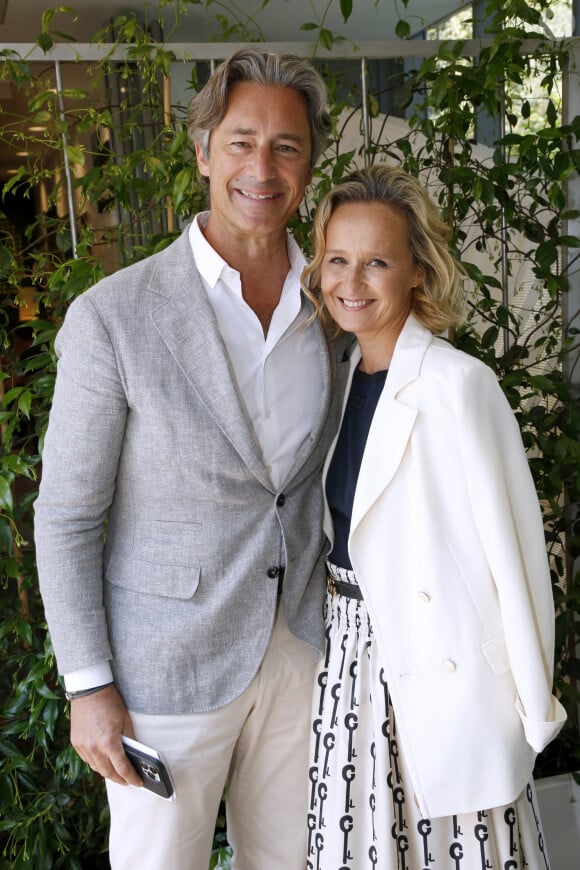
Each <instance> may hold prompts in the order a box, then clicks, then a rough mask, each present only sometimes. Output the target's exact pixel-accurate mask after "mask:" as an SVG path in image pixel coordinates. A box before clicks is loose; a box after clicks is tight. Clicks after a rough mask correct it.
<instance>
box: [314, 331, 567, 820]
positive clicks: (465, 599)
mask: <svg viewBox="0 0 580 870" xmlns="http://www.w3.org/2000/svg"><path fill="white" fill-rule="evenodd" d="M359 361H360V351H359V350H358V347H357V348H355V350H354V351H353V356H352V360H351V371H350V379H349V385H348V386H347V391H346V396H348V391H349V388H350V381H351V380H352V374H353V371H354V369H355V368H356V366H357V365H358V363H359ZM345 403H346V399H345ZM343 413H344V409H343ZM335 443H336V440H335ZM333 450H334V444H333V446H332V447H331V451H330V455H329V456H328V458H327V461H326V466H325V473H324V479H325V480H326V472H327V470H328V464H329V462H330V459H331V457H332V453H333ZM325 530H326V533H327V534H328V536H329V538H330V540H331V541H332V538H333V533H332V522H331V519H330V513H329V510H328V504H326V512H325ZM349 553H350V557H351V561H352V565H353V568H354V571H355V573H356V576H357V579H358V582H359V583H360V586H361V588H362V592H363V595H364V599H365V602H366V605H367V607H368V610H369V614H370V618H371V621H372V625H373V629H374V632H375V636H376V643H377V646H378V651H379V654H380V661H381V665H382V668H383V669H384V677H385V678H386V681H387V685H388V687H389V691H390V694H391V699H392V702H393V708H394V710H395V716H396V722H397V728H398V738H399V741H400V743H401V744H402V749H403V753H404V758H405V761H406V765H407V768H408V775H409V777H410V779H411V782H412V786H413V788H414V791H415V796H416V799H417V801H418V803H419V806H420V808H421V811H422V812H423V814H424V815H425V816H426V817H438V816H445V815H453V814H458V813H463V812H471V811H476V810H483V809H488V808H491V807H496V806H502V805H503V804H506V803H509V802H510V801H512V800H514V799H515V798H516V797H517V796H518V795H519V794H520V792H521V791H522V789H523V788H524V786H525V784H526V783H527V781H528V780H529V778H530V776H531V774H532V769H533V765H534V760H535V757H536V754H537V753H538V752H540V751H541V750H542V749H543V748H544V746H545V745H546V744H547V743H548V742H549V741H550V740H551V739H552V738H553V737H555V735H556V734H557V733H558V731H559V729H560V728H561V727H562V725H563V723H564V720H565V718H566V714H565V712H564V709H563V707H562V706H561V704H560V703H559V702H558V701H557V700H556V698H555V697H553V695H552V676H553V655H554V605H553V597H552V590H551V584H550V575H549V569H548V562H547V556H546V546H545V539H544V533H543V525H542V518H541V513H540V509H539V505H538V499H537V495H536V491H535V488H534V484H533V480H532V477H531V474H530V471H529V467H528V463H527V460H526V456H525V453H524V449H523V445H522V441H521V437H520V432H519V428H518V425H517V422H516V419H515V417H514V415H513V413H512V411H511V409H510V407H509V404H508V402H507V400H506V399H505V397H504V395H503V393H502V391H501V389H500V387H499V385H498V383H497V380H496V377H495V375H494V374H493V372H492V371H491V369H489V368H488V367H487V366H485V365H484V364H483V363H481V362H480V361H478V360H476V359H474V358H472V357H470V356H468V355H467V354H465V353H462V352H461V351H458V350H456V349H455V348H453V347H452V346H451V345H450V344H449V343H447V342H446V341H444V340H443V339H439V338H435V337H433V335H432V334H431V333H430V332H428V331H427V330H426V329H424V328H423V327H422V326H421V325H420V324H419V323H418V322H417V320H416V319H415V317H414V316H413V315H410V316H409V318H408V320H407V322H406V324H405V326H404V328H403V330H402V332H401V334H400V336H399V339H398V341H397V345H396V348H395V352H394V355H393V359H392V362H391V365H390V368H389V373H388V376H387V380H386V383H385V387H384V389H383V392H382V394H381V397H380V399H379V402H378V406H377V409H376V412H375V415H374V418H373V421H372V425H371V428H370V432H369V435H368V440H367V444H366V448H365V452H364V456H363V460H362V467H361V470H360V475H359V478H358V483H357V487H356V493H355V498H354V506H353V514H352V524H351V531H350V536H349Z"/></svg>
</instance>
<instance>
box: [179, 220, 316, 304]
mask: <svg viewBox="0 0 580 870" xmlns="http://www.w3.org/2000/svg"><path fill="white" fill-rule="evenodd" d="M208 218H209V212H208V211H205V212H200V213H199V214H197V215H196V216H195V218H194V219H193V221H192V222H191V224H190V227H189V242H190V244H191V249H192V251H193V257H194V260H195V265H196V266H197V269H198V271H199V274H200V275H201V277H202V279H203V281H204V282H205V283H206V284H207V285H208V287H210V288H211V289H213V288H215V286H216V284H217V283H218V281H219V280H220V279H221V280H223V281H224V282H225V283H226V284H228V286H230V285H231V282H230V281H229V280H228V277H229V276H230V275H231V274H232V272H233V270H232V269H231V268H230V266H229V265H228V263H226V261H225V260H224V258H223V257H221V256H220V255H219V254H218V252H217V251H216V250H215V249H214V248H212V246H211V245H210V243H209V242H208V240H207V239H206V237H205V236H204V234H203V233H202V231H201V228H202V227H203V226H205V224H206V223H207V220H208ZM287 251H288V259H289V261H290V271H289V272H288V275H287V276H286V281H285V290H286V289H287V288H289V287H290V288H296V290H295V291H294V293H293V295H295V297H296V300H297V301H299V299H300V290H299V288H300V276H301V274H302V271H303V269H304V267H305V266H306V257H305V256H304V254H303V253H302V251H301V250H300V248H299V247H298V244H297V242H296V240H295V239H293V238H292V236H291V235H290V234H288V236H287ZM236 275H238V273H236ZM238 280H239V275H238Z"/></svg>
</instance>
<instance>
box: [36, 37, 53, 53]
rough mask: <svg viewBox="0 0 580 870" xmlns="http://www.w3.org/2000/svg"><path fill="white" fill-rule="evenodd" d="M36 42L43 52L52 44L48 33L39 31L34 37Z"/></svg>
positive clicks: (48, 49)
mask: <svg viewBox="0 0 580 870" xmlns="http://www.w3.org/2000/svg"><path fill="white" fill-rule="evenodd" d="M36 44H37V45H39V46H40V48H41V49H42V50H43V51H45V52H46V51H50V49H51V48H52V46H53V42H52V38H51V36H50V35H49V34H48V33H39V34H38V36H37V37H36Z"/></svg>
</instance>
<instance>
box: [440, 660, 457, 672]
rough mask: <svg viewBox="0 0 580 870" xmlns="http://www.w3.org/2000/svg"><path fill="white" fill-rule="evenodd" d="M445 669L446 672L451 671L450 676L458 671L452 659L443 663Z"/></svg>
mask: <svg viewBox="0 0 580 870" xmlns="http://www.w3.org/2000/svg"><path fill="white" fill-rule="evenodd" d="M443 667H444V668H445V670H446V671H449V673H450V674H452V673H453V671H456V670H457V665H456V664H455V662H453V661H451V659H445V661H444V662H443Z"/></svg>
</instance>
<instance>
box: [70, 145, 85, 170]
mask: <svg viewBox="0 0 580 870" xmlns="http://www.w3.org/2000/svg"><path fill="white" fill-rule="evenodd" d="M66 153H67V155H68V159H69V161H70V162H71V163H78V164H80V165H81V166H84V165H85V151H84V148H82V147H77V146H75V145H67V146H66Z"/></svg>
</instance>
